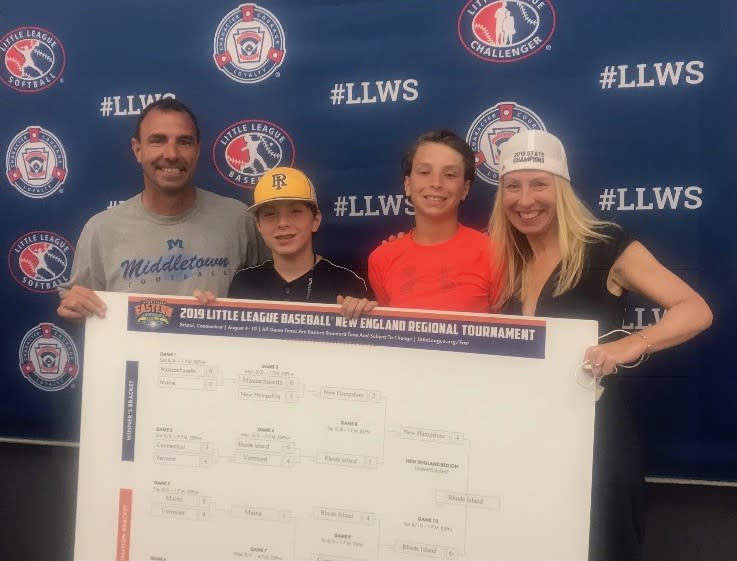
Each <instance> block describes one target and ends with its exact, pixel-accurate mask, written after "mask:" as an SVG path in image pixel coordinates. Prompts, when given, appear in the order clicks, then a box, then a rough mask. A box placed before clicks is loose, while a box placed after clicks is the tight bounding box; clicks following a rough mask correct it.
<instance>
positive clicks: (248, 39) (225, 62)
mask: <svg viewBox="0 0 737 561" xmlns="http://www.w3.org/2000/svg"><path fill="white" fill-rule="evenodd" d="M286 53H287V50H286V44H285V42H284V30H283V29H282V26H281V23H279V20H278V19H276V17H275V16H274V14H272V13H271V12H270V11H268V10H266V9H264V8H262V7H260V6H257V5H256V4H241V5H240V6H238V7H237V8H236V9H234V10H232V11H230V12H228V14H227V15H226V16H225V17H224V18H223V19H222V20H220V25H218V28H217V31H215V39H214V42H213V58H214V59H215V64H216V65H217V67H218V68H219V69H220V70H221V71H222V72H223V73H224V74H225V75H226V76H227V77H228V78H230V79H231V80H235V81H236V82H241V83H242V84H253V83H256V82H260V81H262V80H265V79H266V78H268V77H269V76H271V75H272V74H273V73H274V72H276V69H277V68H279V67H280V66H281V64H282V62H283V61H284V56H285V55H286Z"/></svg>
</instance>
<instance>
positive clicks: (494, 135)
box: [466, 101, 545, 185]
mask: <svg viewBox="0 0 737 561" xmlns="http://www.w3.org/2000/svg"><path fill="white" fill-rule="evenodd" d="M527 129H536V130H545V125H544V124H543V122H542V120H541V119H540V117H538V116H537V115H535V113H534V112H533V111H532V110H531V109H528V108H527V107H524V106H522V105H518V104H516V103H514V102H513V101H502V102H500V103H497V104H496V105H495V106H494V107H490V108H489V109H487V110H486V111H484V112H483V113H481V115H479V116H478V117H476V120H475V121H474V122H473V124H472V125H471V126H470V128H469V129H468V132H467V133H466V142H468V144H469V145H470V146H471V148H472V149H473V151H474V152H475V154H476V173H477V174H478V175H479V177H481V178H482V179H483V180H484V181H486V182H487V183H491V184H492V185H498V184H499V152H500V150H501V147H502V145H503V144H504V143H505V142H506V141H507V140H509V138H510V137H511V136H512V135H514V134H516V133H518V132H519V131H521V130H527Z"/></svg>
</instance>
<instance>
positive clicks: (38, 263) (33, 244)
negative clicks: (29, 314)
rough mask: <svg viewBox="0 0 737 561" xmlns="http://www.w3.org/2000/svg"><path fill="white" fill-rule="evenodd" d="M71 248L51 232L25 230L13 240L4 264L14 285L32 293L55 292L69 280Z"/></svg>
mask: <svg viewBox="0 0 737 561" xmlns="http://www.w3.org/2000/svg"><path fill="white" fill-rule="evenodd" d="M73 257H74V249H73V248H72V244H70V243H69V242H68V241H67V240H65V239H64V238H63V237H61V236H60V235H58V234H55V233H54V232H47V231H45V230H38V231H35V232H28V233H27V234H24V235H22V236H21V237H20V238H18V239H17V240H15V242H13V245H12V246H11V247H10V251H8V267H9V268H10V273H11V274H12V275H13V278H14V279H15V280H16V282H17V283H18V284H20V285H21V286H22V287H23V288H25V289H27V290H30V291H32V292H56V287H57V286H59V284H61V283H62V282H66V281H68V280H69V273H70V271H71V269H72V258H73Z"/></svg>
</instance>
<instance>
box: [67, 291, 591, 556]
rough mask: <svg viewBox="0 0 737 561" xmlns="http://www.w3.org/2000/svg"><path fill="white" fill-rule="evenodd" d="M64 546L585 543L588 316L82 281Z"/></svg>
mask: <svg viewBox="0 0 737 561" xmlns="http://www.w3.org/2000/svg"><path fill="white" fill-rule="evenodd" d="M100 295H101V296H102V297H103V298H104V300H105V301H106V303H107V306H108V313H107V318H105V319H104V320H99V319H91V320H88V322H87V330H86V336H85V355H84V358H85V361H84V387H83V406H82V431H81V448H80V461H79V488H78V498H77V526H76V544H75V559H78V560H90V559H121V560H128V559H149V560H150V559H167V560H174V559H177V560H179V559H254V560H256V559H260V560H274V559H312V560H318V559H325V560H330V559H356V560H358V559H419V558H427V559H585V558H586V556H587V551H588V530H589V507H590V489H591V465H592V444H593V427H594V392H593V389H592V388H590V387H586V386H585V385H582V384H579V383H577V380H576V376H575V373H576V369H577V367H578V365H579V364H580V362H581V360H582V356H583V351H584V349H585V348H586V347H587V346H588V345H591V344H594V343H595V341H596V324H595V323H594V322H588V321H575V320H553V319H539V318H534V319H533V318H511V317H504V316H487V315H480V314H454V313H448V312H442V313H441V312H420V311H411V310H401V311H400V310H387V309H379V310H378V311H377V312H376V313H373V314H371V315H370V316H366V317H365V318H362V319H361V320H359V321H357V322H348V321H346V320H344V319H343V318H342V317H341V316H339V315H338V314H337V311H336V310H337V308H336V307H335V306H327V305H299V304H278V303H273V302H269V303H266V302H243V301H232V300H231V301H229V300H223V301H219V302H217V303H216V304H214V305H212V306H208V307H202V306H199V305H198V304H197V303H195V302H194V300H192V299H188V298H168V297H166V298H164V297H151V296H131V295H126V294H114V293H101V294H100Z"/></svg>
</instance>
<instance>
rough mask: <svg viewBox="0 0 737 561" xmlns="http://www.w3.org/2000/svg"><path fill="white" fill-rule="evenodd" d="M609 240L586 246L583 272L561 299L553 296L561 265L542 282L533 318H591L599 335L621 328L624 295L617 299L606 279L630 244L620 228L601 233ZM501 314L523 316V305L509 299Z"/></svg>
mask: <svg viewBox="0 0 737 561" xmlns="http://www.w3.org/2000/svg"><path fill="white" fill-rule="evenodd" d="M601 233H603V234H604V235H606V236H609V238H608V239H606V240H604V241H594V242H591V243H588V244H586V255H585V257H584V265H583V271H582V273H581V279H580V280H579V281H578V284H577V285H576V286H574V287H573V288H571V289H570V290H569V291H568V292H565V293H563V294H561V295H560V296H553V290H555V284H556V282H557V281H558V275H559V273H560V264H559V265H558V267H556V269H555V271H553V273H552V274H551V275H550V277H549V278H548V280H547V281H546V282H545V285H544V286H543V288H542V290H541V291H540V297H539V298H538V301H537V307H536V308H535V315H536V316H540V317H553V318H555V317H557V318H572V319H593V320H596V321H598V322H599V335H603V334H604V333H608V332H609V331H612V330H614V329H621V328H622V320H623V319H624V293H623V294H622V295H621V296H616V295H614V294H612V293H611V292H609V290H608V289H607V282H606V281H607V277H608V276H609V270H610V269H611V268H612V265H614V262H615V261H616V260H617V259H618V258H619V256H620V255H622V252H623V251H624V250H625V249H627V246H628V245H629V244H630V243H631V242H632V240H631V239H630V237H629V236H628V235H627V234H626V233H625V232H624V231H623V230H622V229H621V228H619V227H616V226H607V227H605V228H603V229H602V230H601ZM502 313H504V314H510V315H522V302H520V300H519V299H518V298H512V299H511V300H509V301H508V302H507V303H506V304H505V305H504V306H503V309H502Z"/></svg>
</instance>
